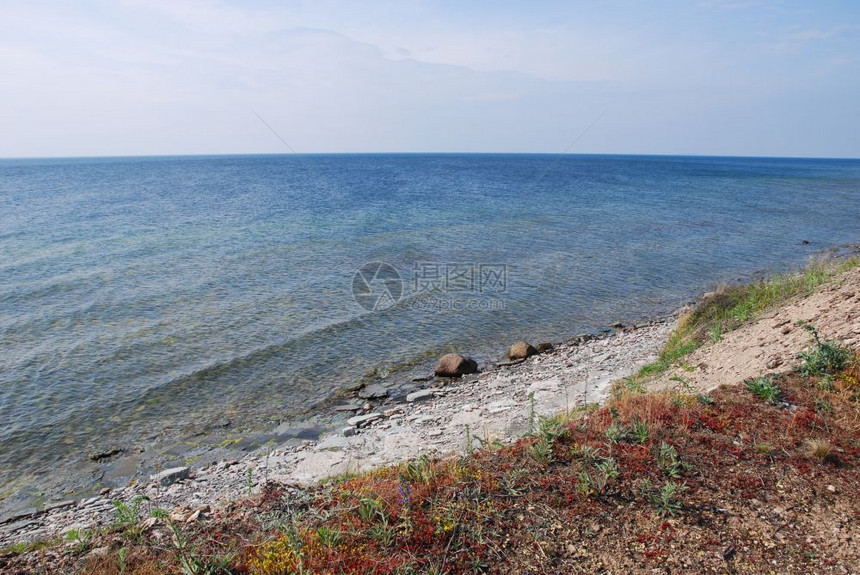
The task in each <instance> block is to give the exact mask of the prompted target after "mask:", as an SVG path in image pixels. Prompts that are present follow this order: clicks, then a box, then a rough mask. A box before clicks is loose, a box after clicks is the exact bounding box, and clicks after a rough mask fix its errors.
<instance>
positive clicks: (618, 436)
mask: <svg viewBox="0 0 860 575" xmlns="http://www.w3.org/2000/svg"><path fill="white" fill-rule="evenodd" d="M626 438H627V428H626V427H624V426H623V425H622V424H620V423H618V422H617V421H613V422H612V425H610V426H609V427H608V428H606V439H608V440H609V442H610V443H619V442H621V441H624V439H626Z"/></svg>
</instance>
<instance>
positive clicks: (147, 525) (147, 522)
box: [138, 517, 158, 533]
mask: <svg viewBox="0 0 860 575" xmlns="http://www.w3.org/2000/svg"><path fill="white" fill-rule="evenodd" d="M157 523H158V518H157V517H148V518H146V519H144V520H143V521H141V522H140V523H138V526H139V527H140V530H141V532H143V533H145V532H147V531H149V530H150V529H152V528H153V527H155V525H156V524H157Z"/></svg>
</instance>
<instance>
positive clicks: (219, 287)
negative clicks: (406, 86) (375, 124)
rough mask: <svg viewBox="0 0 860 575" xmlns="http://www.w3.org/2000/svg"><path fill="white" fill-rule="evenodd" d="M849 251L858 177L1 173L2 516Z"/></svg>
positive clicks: (392, 168) (392, 169) (18, 162)
mask: <svg viewBox="0 0 860 575" xmlns="http://www.w3.org/2000/svg"><path fill="white" fill-rule="evenodd" d="M857 242H860V160H840V159H833V160H828V159H787V158H746V157H744V158H727V157H681V156H611V155H565V156H553V155H528V154H517V155H505V154H487V155H484V154H367V155H358V154H355V155H352V154H350V155H301V156H299V155H258V156H210V157H202V156H182V157H122V158H75V159H7V160H0V500H3V499H10V500H11V499H14V498H15V497H16V496H18V495H20V494H21V493H24V492H26V493H27V494H29V495H30V496H33V495H34V494H35V495H38V494H43V495H44V492H43V491H40V481H45V480H47V479H46V478H49V477H51V476H56V474H57V472H58V471H64V472H68V473H73V472H74V470H76V469H78V470H81V469H84V470H91V468H92V467H94V466H96V465H97V464H96V463H93V461H92V457H93V454H94V453H96V452H98V450H99V449H103V448H104V446H105V445H118V446H120V448H122V449H124V450H127V449H129V446H134V448H135V449H140V450H141V451H144V450H146V449H148V447H147V446H148V445H149V443H151V442H154V441H156V440H158V439H161V440H164V438H173V439H175V441H177V442H179V441H181V440H182V438H183V437H185V436H186V435H187V434H188V433H190V430H192V428H194V429H197V428H199V427H200V426H203V427H204V428H205V426H206V425H208V424H212V425H222V426H223V425H232V427H233V428H234V429H241V430H243V431H244V432H248V431H249V430H250V431H254V432H257V431H259V432H261V433H262V430H265V429H269V428H271V427H272V426H277V425H279V424H282V423H283V422H284V421H288V420H290V418H293V417H298V416H299V415H300V414H304V415H307V414H308V413H313V412H314V410H319V409H322V407H321V406H324V405H328V404H329V403H330V402H331V401H332V398H336V397H338V396H340V395H341V394H343V392H344V390H346V389H350V388H354V387H355V386H356V385H357V384H359V383H361V382H366V381H371V380H373V381H382V382H398V381H401V380H409V379H411V378H413V377H416V375H421V374H426V373H428V372H429V371H430V370H431V369H432V365H433V361H434V359H435V358H437V357H438V356H439V355H440V354H442V353H445V352H447V351H460V352H464V353H468V354H471V355H473V356H474V357H476V358H477V359H478V360H479V361H481V362H483V363H487V362H490V361H493V360H496V359H498V356H499V354H500V353H501V352H502V351H503V350H504V349H506V348H507V346H508V345H510V344H511V343H512V342H514V341H517V340H520V339H525V340H528V341H530V342H532V343H537V342H542V341H549V342H554V341H563V340H564V339H565V338H568V337H570V336H572V335H575V334H579V333H584V332H594V331H599V330H601V329H605V328H607V327H608V326H610V325H611V324H613V323H615V322H622V323H624V324H630V323H636V322H642V321H647V320H648V319H651V318H655V317H659V316H661V314H666V313H669V312H671V311H673V310H675V309H677V308H678V306H680V305H683V304H684V303H685V302H688V301H689V300H690V299H691V298H694V297H696V296H697V295H698V294H700V293H702V292H703V291H705V290H708V289H712V288H713V287H714V286H716V285H718V284H720V283H724V282H736V281H744V280H747V279H749V278H751V277H757V276H758V275H760V274H764V273H770V272H775V271H784V270H787V269H792V268H796V267H799V266H803V265H804V264H805V263H806V262H808V261H809V260H810V258H814V257H817V256H819V255H821V254H822V253H824V252H825V251H826V250H828V249H830V248H834V247H838V246H843V245H848V244H853V243H857ZM87 473H90V471H87ZM88 477H89V481H90V483H96V482H97V481H96V480H101V477H95V476H92V474H91V473H90V475H89V476H88ZM86 483H87V480H84V481H83V482H79V485H78V487H79V488H80V489H81V490H82V491H85V486H86ZM81 486H83V487H81Z"/></svg>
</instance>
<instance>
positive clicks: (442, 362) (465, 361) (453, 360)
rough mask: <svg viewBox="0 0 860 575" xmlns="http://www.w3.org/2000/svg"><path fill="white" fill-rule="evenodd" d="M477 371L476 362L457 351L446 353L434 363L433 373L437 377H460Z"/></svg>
mask: <svg viewBox="0 0 860 575" xmlns="http://www.w3.org/2000/svg"><path fill="white" fill-rule="evenodd" d="M476 371H478V362H476V361H475V360H474V359H472V358H471V357H468V356H465V355H460V354H459V353H446V354H445V355H443V356H442V357H441V358H439V362H438V363H437V364H436V370H435V373H436V375H438V376H439V377H460V376H461V375H466V374H467V373H475V372H476Z"/></svg>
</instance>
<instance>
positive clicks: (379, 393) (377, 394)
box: [358, 383, 388, 399]
mask: <svg viewBox="0 0 860 575" xmlns="http://www.w3.org/2000/svg"><path fill="white" fill-rule="evenodd" d="M358 397H360V398H361V399H382V398H385V397H388V390H387V389H385V388H384V387H382V386H381V385H379V384H378V383H374V384H373V385H368V386H367V387H365V388H364V389H362V390H361V391H359V392H358Z"/></svg>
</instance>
